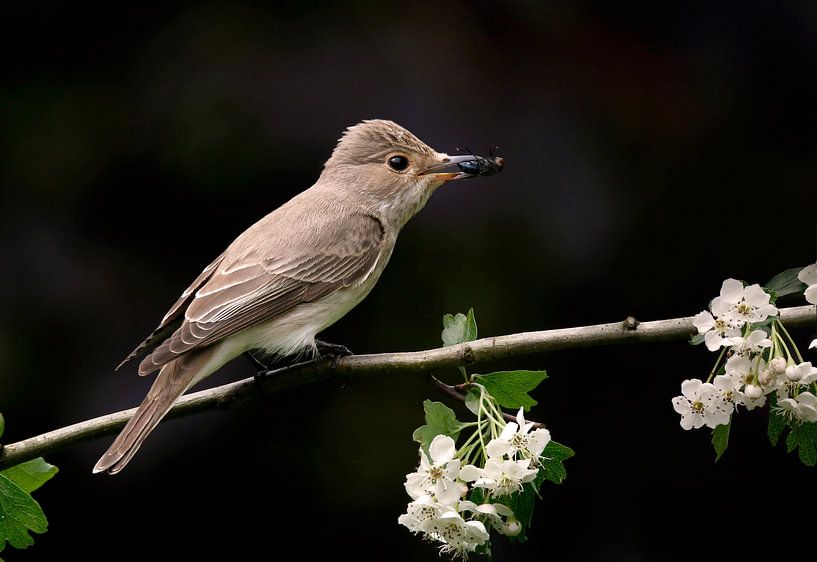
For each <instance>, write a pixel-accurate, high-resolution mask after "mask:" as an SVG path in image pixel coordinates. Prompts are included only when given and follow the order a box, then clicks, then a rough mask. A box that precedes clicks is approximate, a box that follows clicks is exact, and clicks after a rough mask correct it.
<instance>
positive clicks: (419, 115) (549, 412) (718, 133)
mask: <svg viewBox="0 0 817 562" xmlns="http://www.w3.org/2000/svg"><path fill="white" fill-rule="evenodd" d="M0 29H2V33H0V44H2V52H3V54H4V56H3V68H2V71H0V186H2V191H0V201H2V207H1V208H0V256H2V264H3V266H2V271H1V272H0V303H2V307H0V411H2V412H3V414H4V415H5V417H6V421H7V423H6V426H7V429H6V434H5V436H4V438H5V439H6V440H7V441H14V440H17V439H22V438H25V437H28V436H31V435H34V434H37V433H40V432H43V431H47V430H50V429H53V428H56V427H60V426H63V425H67V424H69V423H73V422H75V421H80V420H83V419H87V418H90V417H94V416H97V415H101V414H104V413H107V412H110V411H113V410H117V409H121V408H125V407H130V406H133V405H135V404H136V403H138V402H139V401H141V399H142V397H143V396H144V394H145V392H146V391H147V387H148V385H149V382H150V381H148V380H145V379H141V378H139V377H137V376H136V375H135V368H134V367H129V368H127V369H125V370H123V371H122V372H120V373H116V374H114V373H113V367H114V366H115V365H116V364H117V363H118V362H119V360H120V359H121V358H122V357H123V356H125V355H126V354H127V353H128V352H129V351H130V350H131V349H132V348H133V347H134V346H135V345H136V344H137V343H138V342H139V341H141V339H142V338H143V337H144V336H145V335H146V334H147V333H149V331H150V330H151V329H152V328H153V327H154V326H155V324H156V323H157V322H158V320H159V319H160V318H161V316H162V315H163V314H164V313H165V311H166V309H167V308H168V307H169V306H170V304H172V303H173V302H174V301H175V299H176V297H177V296H178V294H179V293H180V292H181V290H182V289H183V288H184V287H186V286H187V284H188V283H189V281H190V280H192V278H193V277H194V276H195V275H196V274H197V273H198V272H199V271H200V270H201V268H202V267H203V266H204V265H205V264H207V263H209V262H210V261H211V259H212V258H213V257H214V256H215V255H217V254H218V253H220V252H221V251H222V249H223V248H224V247H225V246H226V245H227V244H228V243H229V242H230V241H231V240H232V239H233V238H234V237H235V236H236V235H237V234H239V233H240V232H241V231H242V230H243V229H244V228H246V227H247V226H249V225H250V224H251V223H253V222H254V221H255V220H257V219H258V218H260V217H261V216H263V215H264V214H266V213H267V212H269V211H270V210H272V209H273V208H275V207H276V206H278V205H280V204H281V203H283V202H284V201H286V200H287V199H288V198H289V197H291V196H292V195H293V194H295V193H297V192H298V191H300V190H302V189H305V188H306V187H308V186H309V185H311V184H312V182H314V181H315V179H316V178H317V176H318V174H319V173H320V170H321V165H322V163H323V161H324V160H325V159H326V158H327V157H328V155H329V153H330V151H331V150H332V148H333V146H334V143H335V141H336V139H337V138H338V136H339V135H340V133H341V132H342V130H343V129H344V128H345V127H347V126H349V125H351V124H354V123H356V122H358V121H360V120H362V119H365V118H388V119H393V120H395V121H397V122H398V123H400V124H402V125H404V126H406V127H407V128H409V129H410V130H412V131H413V132H414V133H416V134H417V135H418V136H419V137H420V138H422V139H423V140H425V141H426V142H428V143H429V144H430V145H431V146H433V147H434V148H436V149H437V150H440V151H448V152H451V151H454V150H455V149H456V148H457V147H459V146H466V145H467V146H469V147H470V148H472V149H473V150H474V151H477V152H483V153H484V152H486V151H487V149H488V147H489V146H490V145H494V144H495V145H499V146H500V147H501V150H500V153H501V155H502V156H503V157H505V160H506V169H505V171H504V172H503V173H502V174H500V175H498V176H493V177H491V178H481V179H476V180H472V181H468V182H457V183H456V184H452V185H449V186H447V187H446V188H445V189H442V190H440V191H438V192H437V193H436V194H435V196H434V197H433V198H432V199H431V201H430V202H429V204H428V206H427V208H426V209H425V210H424V211H423V212H422V213H421V214H420V215H418V217H417V218H416V219H414V220H413V221H412V222H411V223H409V225H408V226H407V227H406V228H405V230H404V231H403V234H402V235H401V240H400V241H399V243H398V245H397V248H396V250H395V253H394V256H393V257H392V260H391V264H390V265H389V267H388V269H387V270H386V272H385V274H384V275H383V277H382V279H381V280H380V282H379V284H378V286H377V287H376V289H375V290H374V291H373V292H372V293H371V295H370V296H369V297H368V298H367V299H366V300H365V301H364V302H363V303H362V304H361V305H360V306H359V307H358V308H357V309H355V310H354V311H352V312H351V313H350V314H349V315H348V316H347V317H346V318H344V319H343V320H341V321H340V322H338V323H337V324H336V325H335V326H333V327H332V328H331V329H330V330H328V331H327V332H326V333H325V334H324V339H326V340H328V341H332V342H339V343H344V344H346V345H348V346H349V347H350V348H351V349H353V350H354V351H355V352H358V353H370V352H384V351H401V350H406V351H408V350H417V349H424V348H430V347H435V346H437V345H439V343H440V342H439V332H440V329H441V320H440V319H441V316H442V314H443V313H445V312H457V311H465V310H467V308H468V307H469V306H473V307H475V309H476V313H477V320H478V322H479V327H480V332H481V334H482V335H497V334H504V333H514V332H520V331H525V330H535V329H547V328H555V327H568V326H578V325H583V324H589V323H598V322H611V321H616V320H620V319H623V318H624V317H626V316H627V315H630V314H632V315H635V316H636V317H637V318H639V319H642V320H649V319H657V318H669V317H675V316H686V315H692V314H694V313H696V312H698V311H699V310H701V309H703V308H704V307H705V305H706V303H707V301H708V300H709V299H710V298H712V297H713V296H715V295H716V294H717V291H718V289H719V287H720V283H721V281H722V280H723V279H724V278H726V277H737V278H742V279H746V280H748V281H752V282H761V283H762V282H764V281H766V280H767V279H769V278H770V277H771V276H772V275H774V274H775V273H777V272H779V271H781V270H783V269H786V268H789V267H794V266H802V265H806V264H807V263H809V262H813V261H814V257H815V208H816V206H815V202H816V201H817V191H816V190H815V180H816V179H817V134H815V131H816V130H817V127H816V126H817V104H815V99H817V6H816V5H815V4H814V3H813V2H786V3H780V2H751V1H750V2H707V3H690V2H651V3H642V2H615V3H608V2H601V1H578V2H567V1H551V2H510V3H504V2H445V3H443V2H433V3H379V2H367V1H358V2H350V3H332V2H284V3H262V2H195V3H194V2H165V3H162V4H160V5H157V6H156V7H150V6H145V5H142V4H139V5H136V4H134V5H127V6H123V5H117V4H111V5H107V6H105V8H104V9H99V8H98V7H93V8H92V7H90V6H88V7H83V6H82V5H81V4H76V3H74V4H64V3H61V4H53V5H51V4H40V3H4V4H3V15H2V18H0ZM784 304H785V303H784ZM790 304H800V302H799V301H797V300H796V299H795V300H794V301H791V302H790ZM811 334H812V330H804V331H801V332H799V336H800V337H801V338H802V341H803V342H804V344H805V343H806V342H807V341H808V337H809V336H811ZM713 360H714V357H713V356H712V355H711V354H708V353H707V352H706V351H705V350H703V348H694V349H692V348H689V346H688V345H687V344H686V343H684V342H674V343H664V344H654V345H649V346H646V345H642V346H632V347H624V348H599V349H592V350H584V351H565V352H559V353H551V354H547V355H539V356H527V357H520V358H519V359H518V360H516V361H513V362H509V363H503V364H499V365H495V367H505V368H509V367H512V368H544V369H547V370H548V371H549V373H550V375H551V379H550V380H549V381H547V382H545V383H544V385H543V386H542V387H541V389H540V391H538V392H537V395H536V398H537V399H538V400H539V401H540V406H539V407H537V408H536V409H535V410H534V412H533V413H532V414H531V417H533V418H535V419H539V420H541V421H544V422H546V423H547V425H548V426H549V427H550V429H551V431H552V433H553V435H554V438H555V439H557V440H558V441H561V442H563V443H566V444H568V445H570V446H572V447H573V448H575V449H576V451H577V456H576V457H575V458H574V459H572V460H571V461H569V463H568V465H567V466H568V478H567V481H566V482H565V484H564V485H562V486H560V487H556V486H547V487H546V488H545V490H544V500H543V501H542V502H541V504H540V505H539V506H538V507H537V512H536V516H535V522H534V527H533V530H532V533H531V535H532V536H531V540H530V541H529V542H527V543H525V544H523V545H515V546H508V544H507V543H506V542H504V541H503V540H502V539H499V540H497V541H495V547H494V549H495V554H496V558H497V559H498V560H520V561H521V560H524V561H532V560H540V559H541V560H544V559H547V560H570V561H573V560H577V561H585V560H587V561H590V560H604V561H610V560H627V561H630V560H633V561H637V560H665V561H666V560H687V559H689V558H690V557H694V558H695V559H697V560H716V559H725V558H730V559H736V558H738V557H740V556H743V555H749V554H751V553H754V552H756V551H757V548H758V546H759V545H760V544H762V543H765V542H766V541H772V542H775V541H785V540H791V539H793V536H792V535H790V534H787V529H788V527H787V525H789V524H792V525H794V526H795V528H797V526H798V525H807V521H802V522H801V523H797V521H799V520H797V519H796V518H792V517H790V516H787V515H786V513H789V512H790V510H792V509H794V506H804V505H811V504H813V502H814V501H815V500H816V499H817V492H815V489H814V485H813V483H814V475H815V472H814V470H815V469H807V468H805V467H803V466H801V465H800V464H799V463H798V461H797V460H796V458H794V457H792V456H791V455H787V454H786V453H785V451H784V450H783V449H782V448H778V449H772V448H771V447H770V446H769V445H768V442H767V440H766V437H765V425H764V424H765V420H764V418H762V417H761V416H758V415H751V414H745V413H744V414H742V415H740V416H739V417H738V419H737V423H736V426H735V427H734V428H733V438H732V446H731V448H730V450H729V451H728V452H727V455H726V457H725V458H724V459H723V460H722V461H721V462H719V463H718V464H717V465H714V464H713V462H712V460H713V454H712V452H711V449H710V446H709V443H708V441H709V434H708V432H706V431H699V432H683V431H682V430H681V429H680V427H679V426H678V417H677V415H676V414H675V413H674V412H673V411H672V407H671V405H670V399H671V397H672V396H675V395H676V394H678V393H679V386H680V383H681V381H682V380H683V379H685V378H691V377H700V376H705V374H706V373H707V372H708V370H709V368H710V367H711V362H712V361H713ZM251 374H252V368H251V365H250V363H249V362H246V361H241V360H239V361H236V362H234V364H232V365H230V366H228V367H227V368H225V369H223V371H222V372H220V373H219V374H218V375H216V376H214V377H213V378H212V379H210V380H208V382H207V383H206V384H216V383H217V382H224V381H227V380H232V379H237V378H241V377H246V376H249V375H251ZM435 374H437V375H438V376H441V377H443V378H450V379H451V380H456V376H457V375H456V373H455V372H440V373H435ZM427 397H430V398H433V399H437V400H444V398H443V397H442V396H441V395H440V394H438V393H437V392H436V391H435V389H434V388H433V387H432V386H431V385H429V384H427V383H426V381H425V380H423V379H422V378H416V377H393V378H383V379H382V380H377V379H366V380H353V381H351V383H350V384H347V385H343V384H342V382H341V381H337V382H329V383H325V384H317V385H312V386H309V387H303V388H298V389H292V390H289V391H286V392H281V393H278V394H275V395H271V396H269V397H268V398H266V399H265V400H262V401H259V402H255V403H252V404H248V405H244V406H241V407H238V408H236V409H233V410H230V411H224V412H212V413H206V414H202V415H197V416H194V417H191V418H187V419H182V420H175V421H170V422H168V423H166V424H163V425H162V426H161V427H159V429H158V430H157V431H156V432H155V433H154V434H153V435H152V436H151V438H150V439H149V440H148V441H147V443H146V445H145V446H144V447H143V448H142V450H141V451H140V453H139V455H138V456H137V457H136V460H135V461H134V462H133V463H132V464H131V465H130V466H129V467H128V469H127V470H126V471H124V472H123V473H122V474H121V475H118V476H116V477H112V478H111V477H106V476H92V475H91V467H92V466H93V464H94V462H95V461H96V460H97V458H98V457H99V455H100V454H101V453H102V452H103V451H104V450H105V449H106V448H107V446H108V444H109V442H110V440H111V439H108V438H106V439H99V440H97V441H95V442H92V443H88V444H84V445H82V446H78V447H75V448H73V449H71V450H68V451H65V452H62V453H59V454H55V455H53V456H51V457H50V458H49V459H48V460H50V461H52V462H54V463H55V464H57V465H59V466H60V468H61V472H60V474H59V475H58V477H57V478H56V479H55V480H54V481H53V482H51V483H49V484H48V485H47V486H45V487H44V488H43V489H42V490H41V491H39V492H37V494H36V497H37V498H38V499H39V500H40V502H41V504H42V505H43V507H44V509H45V511H46V513H47V514H48V516H49V520H50V530H49V532H48V533H47V534H45V535H43V536H39V537H37V539H36V544H35V546H34V547H32V548H29V549H28V550H27V551H21V552H12V551H8V552H7V553H4V557H5V558H6V559H7V560H56V559H61V558H64V557H65V556H66V555H69V554H70V555H71V556H79V557H80V559H82V560H88V561H96V560H100V561H101V560H112V559H113V560H131V559H134V560H136V559H138V560H144V559H152V558H157V557H159V556H166V555H169V556H175V557H179V558H182V557H184V558H185V559H201V560H210V559H221V558H230V559H238V560H253V559H275V558H282V557H284V556H291V555H288V554H285V553H286V552H293V551H294V552H296V553H298V554H297V555H296V556H297V558H301V557H303V558H306V557H309V558H310V559H311V558H316V559H317V558H320V557H332V556H338V555H340V554H342V555H343V556H352V557H355V558H356V559H359V560H385V559H388V560H394V561H398V560H407V561H408V560H412V561H416V560H430V561H431V560H438V556H437V554H436V552H435V550H434V548H433V547H432V546H430V545H427V544H422V543H421V541H420V540H419V539H418V538H416V537H413V536H412V535H411V534H410V533H409V532H407V531H406V530H405V529H404V528H402V527H398V525H397V523H396V520H397V516H398V515H399V514H400V513H401V512H402V511H403V510H404V508H405V504H406V502H407V499H408V498H407V497H406V496H405V493H404V490H403V479H404V475H405V473H407V472H409V471H411V470H413V468H414V466H415V463H416V458H417V457H416V455H417V450H416V446H415V444H414V443H413V442H412V441H411V432H412V430H413V429H414V428H415V427H417V426H418V425H420V424H421V423H422V406H421V401H422V400H423V399H424V398H427ZM456 407H457V408H459V406H456ZM458 411H462V410H461V409H459V410H458ZM778 514H783V515H780V516H778ZM778 517H782V519H778ZM778 533H780V535H778ZM787 537H788V539H787ZM781 548H782V549H783V551H784V552H785V553H786V555H787V556H795V555H797V553H798V549H806V548H808V547H807V546H805V545H803V544H802V543H800V542H797V541H792V543H791V544H786V546H785V547H783V546H781ZM6 554H7V556H6ZM812 554H813V552H812Z"/></svg>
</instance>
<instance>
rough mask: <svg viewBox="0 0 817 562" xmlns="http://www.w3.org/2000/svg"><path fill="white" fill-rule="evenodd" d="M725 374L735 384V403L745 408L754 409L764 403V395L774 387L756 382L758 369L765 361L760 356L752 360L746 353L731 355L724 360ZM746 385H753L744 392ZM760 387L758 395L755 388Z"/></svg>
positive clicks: (762, 366) (763, 367) (761, 367)
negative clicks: (766, 386)
mask: <svg viewBox="0 0 817 562" xmlns="http://www.w3.org/2000/svg"><path fill="white" fill-rule="evenodd" d="M724 368H725V369H726V376H728V377H730V378H731V379H732V380H733V381H734V384H735V389H736V390H735V403H736V404H740V405H741V406H745V407H746V409H747V410H754V409H755V408H759V407H761V406H763V405H764V404H765V403H766V396H765V394H768V393H769V392H772V391H773V390H774V388H772V387H769V388H763V387H761V386H760V385H759V384H758V383H759V382H760V381H759V380H758V371H760V370H763V369H765V368H766V363H765V361H763V359H762V358H758V359H757V360H755V361H753V360H752V359H750V358H749V357H748V356H746V355H733V356H732V357H730V358H729V359H727V360H726V365H725V367H724ZM747 387H753V388H751V389H750V390H749V392H748V393H747V392H746V389H747ZM755 387H756V388H760V389H761V392H760V395H758V394H757V389H756V388H755Z"/></svg>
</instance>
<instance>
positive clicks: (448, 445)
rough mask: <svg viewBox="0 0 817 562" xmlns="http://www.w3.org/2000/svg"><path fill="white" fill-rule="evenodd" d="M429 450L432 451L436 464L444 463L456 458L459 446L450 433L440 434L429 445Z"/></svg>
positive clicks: (432, 457) (432, 458)
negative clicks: (457, 446)
mask: <svg viewBox="0 0 817 562" xmlns="http://www.w3.org/2000/svg"><path fill="white" fill-rule="evenodd" d="M428 452H429V453H431V460H432V461H433V462H434V464H443V463H447V462H448V461H450V460H451V459H453V458H454V455H456V454H457V448H456V445H455V444H454V440H453V439H451V438H450V437H449V436H448V435H438V436H437V437H435V438H434V440H433V441H432V442H431V445H429V447H428Z"/></svg>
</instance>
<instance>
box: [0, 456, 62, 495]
mask: <svg viewBox="0 0 817 562" xmlns="http://www.w3.org/2000/svg"><path fill="white" fill-rule="evenodd" d="M58 470H59V469H58V468H57V467H56V466H54V465H53V464H49V463H47V462H45V459H43V458H42V457H38V458H36V459H32V460H30V461H27V462H24V463H22V464H18V465H17V466H12V467H11V468H7V469H6V470H4V471H3V472H0V474H3V475H5V476H6V477H7V478H8V479H9V480H11V481H12V482H14V483H15V484H17V485H18V486H20V488H22V489H23V490H25V491H26V492H29V493H30V492H33V491H34V490H36V489H37V488H39V487H40V486H42V485H43V484H45V483H46V482H48V481H49V480H51V478H53V477H54V475H55V474H56V473H57V471H58Z"/></svg>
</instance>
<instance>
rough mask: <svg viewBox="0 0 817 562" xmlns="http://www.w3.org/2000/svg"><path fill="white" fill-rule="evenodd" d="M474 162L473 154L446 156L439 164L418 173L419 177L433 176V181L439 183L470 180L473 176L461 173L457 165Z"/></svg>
mask: <svg viewBox="0 0 817 562" xmlns="http://www.w3.org/2000/svg"><path fill="white" fill-rule="evenodd" d="M474 160H476V156H474V155H473V154H464V155H461V156H448V155H447V154H446V155H445V157H444V158H443V159H442V160H441V161H440V162H438V163H437V164H434V165H433V166H431V167H430V168H426V169H425V170H423V171H422V172H421V173H420V175H421V176H433V177H434V179H435V180H439V181H451V180H458V179H462V178H472V177H474V175H473V174H468V173H465V172H463V171H462V169H461V168H460V167H459V165H460V164H461V163H462V162H471V161H474Z"/></svg>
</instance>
